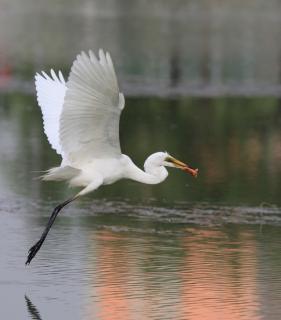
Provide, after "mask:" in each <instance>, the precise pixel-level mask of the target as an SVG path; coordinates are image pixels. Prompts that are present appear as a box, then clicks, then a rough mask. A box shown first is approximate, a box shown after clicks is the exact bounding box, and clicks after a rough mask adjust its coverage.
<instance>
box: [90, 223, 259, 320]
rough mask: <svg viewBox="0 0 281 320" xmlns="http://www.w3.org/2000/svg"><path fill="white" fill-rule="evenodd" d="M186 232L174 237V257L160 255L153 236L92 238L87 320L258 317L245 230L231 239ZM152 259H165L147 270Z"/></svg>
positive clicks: (251, 245) (250, 241) (251, 244)
mask: <svg viewBox="0 0 281 320" xmlns="http://www.w3.org/2000/svg"><path fill="white" fill-rule="evenodd" d="M187 231H188V232H187V233H186V236H184V237H181V241H178V240H179V239H178V238H177V241H176V244H177V247H175V250H179V252H180V254H179V255H178V256H175V255H174V254H173V252H172V251H171V250H170V248H169V249H167V251H165V250H166V248H167V247H166V245H167V242H165V239H164V238H163V247H162V246H161V242H160V247H159V239H158V238H157V236H155V238H153V237H152V238H151V236H150V237H148V238H144V239H143V238H142V239H141V242H139V241H140V239H138V238H134V237H133V236H130V235H128V234H123V233H119V232H112V231H110V230H109V231H102V232H98V233H97V234H96V236H95V238H94V239H93V244H95V248H94V250H95V253H94V255H95V257H96V258H95V259H96V264H95V278H94V279H93V284H92V290H93V294H92V296H94V297H95V298H94V301H93V302H92V304H91V305H90V309H88V310H89V311H88V319H100V320H120V319H122V320H129V319H140V320H142V319H151V318H153V317H154V318H157V319H158V318H159V319H162V318H169V319H189V320H202V319H208V320H217V319H227V320H238V319H239V320H240V319H251V320H256V319H259V316H258V310H259V301H258V298H259V296H258V287H257V270H256V255H257V250H256V243H255V240H254V238H253V236H252V234H251V232H245V231H241V232H238V231H237V232H236V233H235V237H234V240H233V239H232V240H230V239H229V236H228V234H227V233H224V232H223V231H218V230H212V229H211V230H210V229H207V228H206V229H199V230H198V229H190V230H187ZM155 239H156V240H157V245H156V246H153V242H154V240H155ZM171 239H173V235H172V236H171ZM171 239H170V240H171ZM169 243H170V242H169ZM144 247H145V248H146V249H144ZM159 252H161V254H158V253H159ZM155 256H157V257H161V259H163V260H157V264H153V262H151V260H153V259H154V258H155ZM140 261H141V262H142V263H143V264H145V265H146V268H142V267H140ZM147 265H149V267H147Z"/></svg>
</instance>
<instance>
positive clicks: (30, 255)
mask: <svg viewBox="0 0 281 320" xmlns="http://www.w3.org/2000/svg"><path fill="white" fill-rule="evenodd" d="M75 199H76V197H72V198H70V199H68V200H66V201H65V202H63V203H61V204H59V205H58V206H56V207H55V209H54V210H53V213H52V215H51V216H50V219H49V221H48V223H47V225H46V228H45V230H44V231H43V233H42V235H41V238H40V239H39V241H37V242H36V243H35V245H34V246H32V247H31V248H30V249H29V251H28V257H27V260H26V262H25V264H26V265H27V264H30V262H31V260H32V259H33V258H34V257H35V255H36V253H37V252H38V251H39V250H40V248H41V246H42V244H43V242H44V240H45V239H46V237H47V234H48V232H49V230H50V229H51V227H52V225H53V223H54V221H55V220H56V217H57V215H58V213H59V212H60V211H61V209H62V208H63V207H64V206H66V205H67V204H69V203H70V202H71V201H73V200H75Z"/></svg>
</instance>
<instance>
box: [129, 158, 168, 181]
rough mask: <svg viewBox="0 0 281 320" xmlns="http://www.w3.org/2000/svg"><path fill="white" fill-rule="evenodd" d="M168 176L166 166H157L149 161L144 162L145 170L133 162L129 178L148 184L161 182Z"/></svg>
mask: <svg viewBox="0 0 281 320" xmlns="http://www.w3.org/2000/svg"><path fill="white" fill-rule="evenodd" d="M167 176H168V171H167V170H166V168H165V167H164V166H155V165H153V164H151V163H149V162H147V161H146V162H145V164H144V171H143V170H141V169H140V168H138V167H137V166H136V165H135V164H133V163H132V164H131V166H130V170H129V179H132V180H135V181H138V182H141V183H146V184H158V183H161V182H162V181H164V180H165V179H166V178H167Z"/></svg>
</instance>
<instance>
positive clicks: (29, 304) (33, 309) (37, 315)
mask: <svg viewBox="0 0 281 320" xmlns="http://www.w3.org/2000/svg"><path fill="white" fill-rule="evenodd" d="M24 298H25V302H26V306H27V310H28V313H29V314H30V316H31V319H35V320H42V318H41V315H40V313H39V311H38V309H37V308H36V307H35V305H34V304H33V303H32V302H31V300H30V299H29V298H28V296H27V295H25V296H24Z"/></svg>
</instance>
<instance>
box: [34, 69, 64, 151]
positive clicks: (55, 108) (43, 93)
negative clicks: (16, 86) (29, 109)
mask: <svg viewBox="0 0 281 320" xmlns="http://www.w3.org/2000/svg"><path fill="white" fill-rule="evenodd" d="M35 86H36V91H37V101H38V104H39V106H40V108H41V111H42V115H43V124H44V131H45V134H46V136H47V138H48V140H49V142H50V144H51V146H52V148H53V149H55V150H56V152H57V153H58V154H62V150H61V145H60V141H59V119H60V114H61V112H62V107H63V101H64V96H65V92H66V85H65V81H64V78H63V75H62V73H61V72H60V71H59V73H58V76H57V75H56V73H55V72H54V71H53V70H51V76H49V75H47V74H46V73H45V72H42V75H41V74H39V73H37V74H36V75H35Z"/></svg>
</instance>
